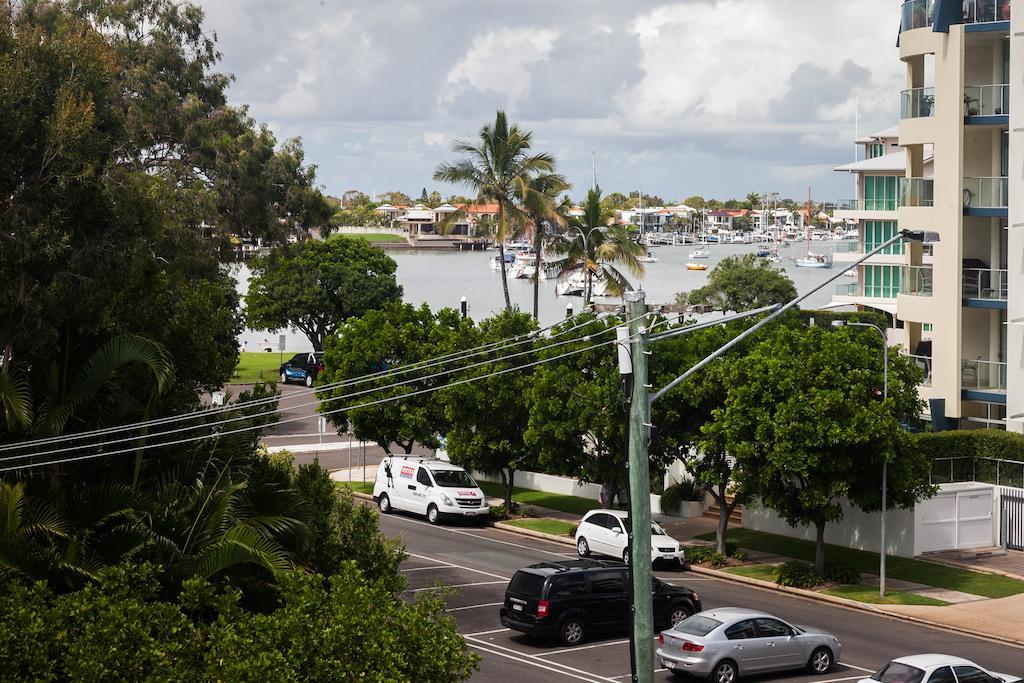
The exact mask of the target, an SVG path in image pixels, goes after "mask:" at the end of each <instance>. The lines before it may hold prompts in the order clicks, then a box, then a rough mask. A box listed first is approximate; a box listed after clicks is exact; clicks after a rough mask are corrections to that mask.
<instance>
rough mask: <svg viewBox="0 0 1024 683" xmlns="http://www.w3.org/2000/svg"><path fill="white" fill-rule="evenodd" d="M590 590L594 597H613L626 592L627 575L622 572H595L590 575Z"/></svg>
mask: <svg viewBox="0 0 1024 683" xmlns="http://www.w3.org/2000/svg"><path fill="white" fill-rule="evenodd" d="M590 590H591V592H592V593H593V594H594V595H613V594H619V593H624V592H626V573H625V572H621V571H610V572H595V573H593V574H591V575H590Z"/></svg>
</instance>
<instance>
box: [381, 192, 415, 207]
mask: <svg viewBox="0 0 1024 683" xmlns="http://www.w3.org/2000/svg"><path fill="white" fill-rule="evenodd" d="M377 201H379V202H381V203H384V204H391V205H392V206H409V205H410V204H412V199H410V198H409V195H407V194H405V193H404V192H398V191H395V190H393V191H391V192H381V193H378V194H377Z"/></svg>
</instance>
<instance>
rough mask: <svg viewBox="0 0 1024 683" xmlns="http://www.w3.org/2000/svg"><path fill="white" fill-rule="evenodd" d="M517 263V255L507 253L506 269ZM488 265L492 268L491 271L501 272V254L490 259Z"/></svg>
mask: <svg viewBox="0 0 1024 683" xmlns="http://www.w3.org/2000/svg"><path fill="white" fill-rule="evenodd" d="M515 262H516V255H515V254H513V253H511V252H507V251H506V252H505V267H506V268H507V267H508V266H511V265H512V264H513V263H515ZM488 263H489V264H490V266H491V270H501V254H495V255H494V256H492V257H491V258H490V259H488Z"/></svg>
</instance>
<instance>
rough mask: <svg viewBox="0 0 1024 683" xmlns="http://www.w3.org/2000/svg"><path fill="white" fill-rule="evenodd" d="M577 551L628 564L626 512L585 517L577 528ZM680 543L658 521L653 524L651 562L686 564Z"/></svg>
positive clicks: (598, 511)
mask: <svg viewBox="0 0 1024 683" xmlns="http://www.w3.org/2000/svg"><path fill="white" fill-rule="evenodd" d="M575 538H576V552H578V553H579V555H580V557H588V556H590V555H591V554H592V553H593V554H596V555H609V556H611V557H614V558H616V559H619V560H622V561H623V562H628V561H629V559H628V558H629V554H628V552H627V549H626V545H627V540H628V539H629V534H628V533H626V512H625V511H624V510H591V511H590V512H588V513H587V514H585V515H583V519H581V520H580V524H579V526H578V527H577V528H576V536H575ZM685 559H686V558H685V557H684V553H683V549H682V548H681V547H679V541H677V540H676V539H674V538H672V537H671V536H669V535H668V534H666V533H665V530H664V529H662V528H661V526H660V525H659V524H658V523H657V522H653V521H652V522H651V562H655V561H657V560H669V561H671V562H676V563H678V564H679V565H680V566H682V565H683V564H684V563H685Z"/></svg>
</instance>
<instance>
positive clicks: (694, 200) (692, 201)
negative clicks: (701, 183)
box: [683, 194, 705, 209]
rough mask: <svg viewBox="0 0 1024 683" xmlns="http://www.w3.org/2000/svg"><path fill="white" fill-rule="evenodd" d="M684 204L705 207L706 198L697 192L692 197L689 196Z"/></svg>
mask: <svg viewBox="0 0 1024 683" xmlns="http://www.w3.org/2000/svg"><path fill="white" fill-rule="evenodd" d="M683 204H686V205H687V206H688V207H690V208H691V209H703V208H704V206H705V202H704V198H703V197H701V196H700V195H698V194H695V195H693V196H692V197H687V198H686V199H685V200H684V201H683Z"/></svg>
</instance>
